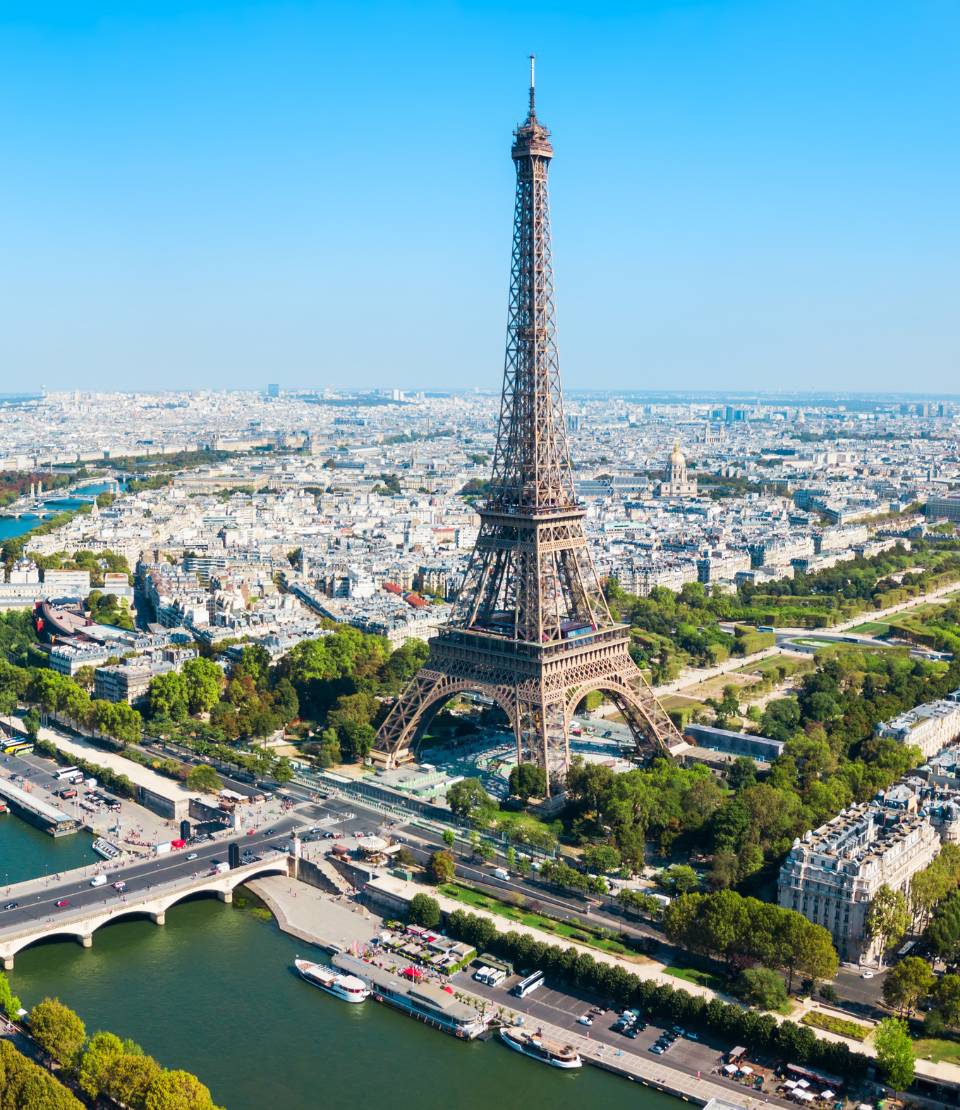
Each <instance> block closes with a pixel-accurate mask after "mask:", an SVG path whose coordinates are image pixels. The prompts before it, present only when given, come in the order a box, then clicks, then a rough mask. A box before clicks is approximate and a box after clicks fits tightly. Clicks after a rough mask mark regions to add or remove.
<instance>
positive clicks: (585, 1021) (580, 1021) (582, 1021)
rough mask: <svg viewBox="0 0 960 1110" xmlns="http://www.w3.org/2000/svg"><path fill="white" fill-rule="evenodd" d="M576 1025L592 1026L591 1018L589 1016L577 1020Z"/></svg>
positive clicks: (585, 1015)
mask: <svg viewBox="0 0 960 1110" xmlns="http://www.w3.org/2000/svg"><path fill="white" fill-rule="evenodd" d="M577 1025H593V1018H592V1017H591V1016H590V1015H589V1014H584V1015H583V1017H578V1018H577Z"/></svg>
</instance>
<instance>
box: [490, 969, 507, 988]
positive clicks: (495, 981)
mask: <svg viewBox="0 0 960 1110" xmlns="http://www.w3.org/2000/svg"><path fill="white" fill-rule="evenodd" d="M506 977H507V973H506V972H505V971H503V970H501V969H500V968H499V967H495V968H493V969H492V970H491V972H490V974H489V975H488V976H487V983H488V984H489V985H490V986H491V987H497V986H499V985H500V984H501V983H502V982H503V981H504V979H506Z"/></svg>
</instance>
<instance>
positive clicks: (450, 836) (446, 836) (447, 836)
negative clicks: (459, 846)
mask: <svg viewBox="0 0 960 1110" xmlns="http://www.w3.org/2000/svg"><path fill="white" fill-rule="evenodd" d="M443 842H444V844H446V846H447V847H448V848H452V847H453V846H454V844H456V842H457V834H456V833H455V832H454V831H453V829H444V830H443Z"/></svg>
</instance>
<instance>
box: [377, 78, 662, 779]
mask: <svg viewBox="0 0 960 1110" xmlns="http://www.w3.org/2000/svg"><path fill="white" fill-rule="evenodd" d="M552 157H553V148H552V146H551V145H550V132H549V131H547V129H546V128H545V127H544V126H543V124H542V123H540V121H539V120H538V119H537V115H536V111H535V108H534V89H533V59H531V67H530V109H529V112H528V114H527V118H526V120H525V121H524V122H523V123H522V124H520V126H519V127H518V128H517V130H516V131H515V132H514V143H513V161H514V164H515V166H516V170H517V191H516V210H515V216H514V225H513V261H512V266H511V277H510V305H509V320H508V324H507V355H506V367H505V371H504V382H503V394H502V398H501V402H500V420H499V426H498V430H497V446H496V450H495V451H494V458H493V466H492V477H491V480H490V490H489V498H488V500H487V501H486V504H485V506H484V507H483V508H482V509H481V510H480V520H481V525H480V533H479V536H478V538H477V543H476V547H475V548H474V550H473V554H472V555H471V558H470V563H469V565H468V567H467V571H466V574H465V576H464V582H463V586H462V587H461V589H460V592H459V594H458V595H457V599H456V603H455V605H454V612H453V616H452V618H451V620H450V622H449V623H448V624H447V625H446V626H445V627H444V628H442V629H441V630H440V631H439V633H438V634H437V635H436V636H434V637H432V638H431V640H430V656H429V658H428V659H427V661H426V663H425V664H424V666H423V667H422V669H421V670H420V671H419V672H418V674H417V675H416V676H415V677H414V678H413V680H412V681H411V683H410V685H409V686H408V687H407V689H406V690H405V691H404V692H403V694H402V695H401V696H400V697H399V698H398V699H397V701H396V703H395V704H394V706H393V708H392V709H391V710H390V713H389V715H388V716H387V719H386V720H385V721H384V723H383V725H382V726H381V728H380V732H379V733H378V735H377V741H376V746H375V748H374V751H373V752H372V753H371V755H372V757H373V758H374V760H375V761H376V762H378V763H381V764H383V765H386V766H394V765H395V764H397V763H401V762H404V761H407V760H409V759H412V758H413V757H414V753H415V751H416V747H417V744H418V743H419V739H420V737H421V736H422V733H423V730H424V729H425V727H426V725H427V723H428V722H429V721H430V719H431V718H432V717H433V715H434V714H435V713H436V712H437V710H438V709H440V707H441V706H442V705H443V704H444V702H446V701H447V700H449V699H450V698H451V697H452V696H453V695H455V694H458V693H460V692H462V691H467V690H476V691H479V692H481V693H482V694H485V695H486V696H487V697H489V698H491V699H492V700H493V701H494V702H496V704H497V705H499V706H500V708H501V709H502V710H503V711H504V713H505V714H506V715H507V718H508V719H509V721H510V723H511V725H512V727H513V730H514V733H515V735H516V741H517V758H518V760H520V761H523V762H528V761H529V762H533V763H537V764H539V765H540V766H541V767H543V768H544V769H545V770H546V771H547V778H548V782H549V783H550V786H551V788H552V789H555V788H556V787H557V786H558V785H560V784H561V783H562V780H563V777H564V775H565V773H566V770H567V767H568V764H569V745H568V739H567V738H568V735H569V730H570V724H571V718H572V715H573V713H574V711H575V710H576V708H577V706H578V705H579V704H580V703H581V702H582V701H583V699H584V698H585V697H586V695H587V694H589V693H592V692H593V691H595V690H602V691H603V692H604V693H606V694H607V695H608V696H609V697H610V698H611V700H612V701H613V702H614V704H615V705H616V706H617V708H618V710H619V711H620V713H621V714H622V715H623V717H624V719H625V720H626V721H627V723H628V724H629V726H630V728H631V730H632V732H633V735H634V737H635V738H636V741H637V744H638V746H639V745H643V746H644V747H646V748H648V749H652V750H663V749H669V748H672V747H673V746H675V745H676V744H679V743H681V742H682V738H681V736H680V734H679V733H678V732H677V730H676V728H674V726H673V724H672V722H671V721H670V718H669V717H668V716H667V714H666V712H665V711H664V710H663V708H662V707H661V706H660V704H659V703H658V702H657V700H656V698H655V697H654V696H653V694H652V692H651V691H650V688H649V687H648V686H647V684H646V682H645V681H644V678H643V676H642V674H641V673H640V671H639V670H638V669H637V666H636V664H635V663H634V661H633V659H632V658H631V656H630V653H629V650H628V648H629V644H630V635H629V630H628V629H627V627H626V626H624V625H622V624H619V623H617V622H616V621H615V620H614V618H613V617H612V616H611V614H610V610H609V608H608V607H607V602H606V599H605V597H604V594H603V590H602V589H601V587H600V582H599V580H598V578H597V573H596V570H595V569H594V566H593V560H592V559H591V557H590V552H589V549H588V547H587V539H586V536H585V534H584V530H583V517H584V515H585V514H584V510H583V509H581V508H580V506H579V505H578V503H577V499H576V495H575V493H574V486H573V472H572V469H571V466H570V457H569V453H568V450H567V436H566V425H565V421H564V416H563V397H562V395H561V391H560V372H559V365H558V358H557V343H556V319H555V310H554V303H553V263H552V259H551V248H550V209H549V203H548V196H547V171H548V169H549V166H550V159H551V158H552Z"/></svg>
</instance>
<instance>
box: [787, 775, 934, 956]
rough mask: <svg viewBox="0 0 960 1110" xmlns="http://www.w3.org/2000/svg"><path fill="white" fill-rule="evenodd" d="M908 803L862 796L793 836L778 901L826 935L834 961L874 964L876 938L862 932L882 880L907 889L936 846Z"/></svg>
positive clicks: (925, 822)
mask: <svg viewBox="0 0 960 1110" xmlns="http://www.w3.org/2000/svg"><path fill="white" fill-rule="evenodd" d="M913 798H914V802H913V804H908V805H906V806H905V807H903V808H899V807H898V808H893V807H890V808H888V807H886V806H884V805H882V804H881V803H880V802H877V801H874V802H866V803H862V804H860V805H853V806H850V808H849V809H846V810H842V811H841V812H840V814H839V815H838V816H837V817H834V818H833V819H832V820H831V821H828V822H827V823H826V824H825V825H821V826H820V828H818V829H816V830H814V831H813V832H808V833H806V835H805V836H804V837H803V839H802V840H801V839H800V838H799V837H798V838H797V839H796V840H795V841H794V842H793V847H792V848H791V850H790V853H789V854H788V856H787V858H786V860H785V862H784V864H783V866H782V867H781V868H780V877H779V879H778V881H777V902H778V904H779V905H781V906H783V907H784V908H785V909H791V910H796V911H797V912H798V913H802V914H803V916H804V917H805V918H806V919H807V920H808V921H811V922H813V924H814V925H822V926H823V927H824V928H825V929H826V930H827V932H829V933H830V935H831V937H832V939H833V943H834V946H835V947H836V949H837V953H838V954H839V956H840V959H841V960H842V961H843V962H845V963H847V962H849V963H872V962H874V961H875V960H877V959H878V957H879V955H880V953H879V951H878V947H879V946H878V942H877V941H874V940H871V939H870V937H868V936H867V935H866V930H865V919H866V913H867V910H868V909H869V907H870V903H871V902H872V901H873V899H874V897H875V895H876V893H877V891H878V890H879V889H880V887H881V886H883V885H887V886H888V887H890V889H891V890H900V891H902V892H903V893H904V894H907V893H908V891H909V888H910V880H911V878H912V877H913V875H914V874H916V872H917V871H920V870H922V869H923V868H924V867H926V866H927V865H928V864H929V863H930V862H931V861H932V860H933V859H934V858H935V857H936V856H937V855H938V853H939V851H940V838H939V836H938V835H937V831H936V829H935V828H934V827H933V825H932V824H931V822H930V820H929V819H928V817H927V816H926V815H924V814H922V813H918V812H917V806H916V795H913Z"/></svg>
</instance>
